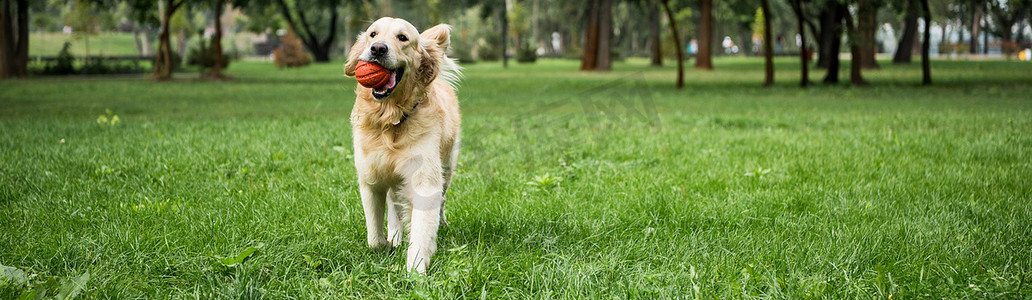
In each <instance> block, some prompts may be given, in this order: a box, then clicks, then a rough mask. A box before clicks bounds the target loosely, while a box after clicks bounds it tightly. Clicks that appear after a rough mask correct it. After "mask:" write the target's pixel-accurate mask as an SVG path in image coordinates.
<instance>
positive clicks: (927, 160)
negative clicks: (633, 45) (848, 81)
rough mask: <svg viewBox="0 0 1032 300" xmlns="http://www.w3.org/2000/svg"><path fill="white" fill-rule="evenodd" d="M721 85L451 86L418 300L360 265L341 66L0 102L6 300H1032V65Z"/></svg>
mask: <svg viewBox="0 0 1032 300" xmlns="http://www.w3.org/2000/svg"><path fill="white" fill-rule="evenodd" d="M714 63H715V64H716V70H715V71H712V72H694V71H689V72H687V73H686V74H685V75H686V82H687V83H688V85H689V87H690V88H689V89H685V90H678V89H675V88H674V87H673V83H672V81H673V80H671V76H672V74H674V72H675V70H674V69H675V67H674V66H671V64H666V66H665V67H660V68H656V67H651V66H649V63H648V61H647V60H642V59H627V60H626V61H625V62H617V63H615V64H614V67H613V69H614V71H613V72H612V73H607V74H600V73H582V72H579V71H577V67H578V66H579V62H578V61H567V60H556V59H539V60H538V61H537V63H535V64H533V65H525V64H510V65H509V68H508V69H502V68H501V63H497V62H496V63H477V64H474V65H467V66H465V67H466V70H465V75H466V76H465V80H463V82H462V87H461V88H460V89H459V92H458V97H459V101H461V103H462V112H463V120H462V121H463V122H462V129H463V142H462V149H461V152H460V155H459V165H458V167H457V173H456V176H455V179H454V181H453V184H452V185H451V186H450V187H449V190H448V195H447V196H448V203H447V214H448V215H447V217H448V226H447V227H445V228H444V229H443V230H442V231H441V232H440V235H439V239H438V249H439V250H438V253H437V254H436V255H435V256H434V260H433V262H432V263H431V268H430V273H429V275H428V276H426V277H410V276H409V275H408V274H407V273H406V272H405V249H396V250H394V251H387V252H374V251H370V250H369V249H367V246H366V237H365V227H364V226H365V222H364V216H363V209H362V204H361V200H360V199H359V196H358V194H359V191H358V187H357V186H356V183H357V180H358V179H357V177H356V174H355V169H354V162H353V159H354V158H353V157H352V156H350V155H351V154H352V153H351V147H352V143H351V136H350V130H349V128H350V127H349V125H348V124H347V118H348V114H349V113H350V111H351V105H352V101H353V99H354V98H353V97H354V96H353V95H354V94H353V91H354V87H355V84H356V83H355V81H354V80H352V79H347V78H345V77H344V76H343V75H342V71H341V67H340V66H341V64H342V62H338V63H333V64H321V65H319V64H317V65H311V66H309V67H307V68H303V69H283V70H277V69H276V68H273V67H271V66H270V64H269V63H268V62H257V61H236V62H234V65H233V68H232V69H231V70H230V72H229V75H232V76H233V77H235V78H236V80H235V81H233V82H231V83H214V82H204V81H189V80H176V81H172V82H166V83H161V84H154V83H151V82H149V81H148V80H147V79H145V78H137V77H115V78H104V79H102V80H94V79H90V80H83V79H80V78H74V79H64V78H43V79H32V78H29V79H27V80H17V81H4V82H0V120H3V122H0V126H2V130H3V135H2V138H0V149H4V151H0V162H3V167H2V168H0V220H3V221H2V222H0V245H3V246H2V247H0V263H2V264H3V265H8V266H14V267H16V268H19V269H21V270H24V271H25V273H26V277H27V278H29V286H30V287H28V288H19V290H18V291H16V292H14V293H13V295H14V296H18V295H20V294H21V292H22V291H24V290H26V289H31V288H34V287H36V286H40V285H42V284H43V283H44V282H46V281H48V280H49V279H50V278H59V279H58V280H57V281H58V282H60V279H69V278H81V276H82V275H83V274H84V273H85V272H86V271H88V272H89V274H90V278H89V281H88V282H87V285H86V288H85V289H82V291H81V292H80V294H79V298H83V299H94V298H102V299H103V298H116V299H125V298H132V299H136V298H203V299H209V298H219V299H225V298H232V299H240V298H246V299H281V298H302V299H325V298H332V299H352V298H407V297H410V296H411V297H414V298H415V297H424V298H432V299H464V298H465V299H468V298H476V299H480V298H484V299H510V298H558V299H567V298H575V299H596V298H597V299H608V298H648V299H671V298H694V297H696V296H699V297H701V298H713V299H736V298H790V299H813V298H816V299H851V298H864V299H867V298H890V297H891V298H893V299H913V298H935V299H941V298H946V299H966V298H993V299H999V298H1004V299H1008V298H1021V297H1023V295H1029V294H1032V285H1030V284H1029V282H1028V280H1029V278H1030V277H1029V276H1028V274H1029V272H1030V271H1032V253H1030V252H1028V251H1015V249H1032V238H1030V235H1029V234H1028V228H1032V202H1030V201H1028V198H1029V191H1032V182H1030V181H1029V180H1028V179H1027V178H1032V168H1029V167H1028V162H1029V161H1032V135H1029V134H1028V132H1030V131H1032V114H1030V113H1029V111H1032V102H1030V101H1029V100H1028V95H1029V94H1030V93H1032V85H1028V84H1027V82H1030V81H1032V64H1016V63H1013V62H1007V61H993V60H985V61H948V60H939V61H935V62H933V67H934V68H935V69H934V72H935V73H936V74H939V77H937V78H939V79H937V82H936V85H933V86H930V87H919V86H918V84H919V82H920V73H921V72H920V67H919V66H918V65H907V66H898V65H892V64H888V63H885V64H883V65H882V68H881V69H879V70H872V71H868V72H865V75H866V76H867V78H868V80H870V81H871V82H872V87H870V88H851V87H848V86H846V85H815V86H812V87H810V88H808V89H805V90H804V89H800V88H798V87H797V82H794V81H793V80H792V79H793V78H794V77H793V76H794V75H797V74H796V72H797V70H798V67H799V65H798V59H797V58H784V59H775V63H776V64H777V65H778V66H777V70H781V71H780V72H781V73H779V74H778V78H786V80H785V81H784V82H781V81H779V83H778V84H775V85H774V86H773V87H770V88H762V87H760V84H759V83H760V82H762V80H763V71H762V70H763V67H762V60H760V59H756V58H717V59H716V60H715V61H714ZM816 72H817V73H819V74H814V75H823V74H822V71H820V70H818V71H816ZM844 72H847V70H844ZM638 83H640V85H638ZM643 97H647V98H643ZM633 99H649V100H650V101H651V106H646V105H644V104H643V103H646V102H644V101H638V100H633ZM648 107H651V108H652V111H654V112H649V109H646V108H648ZM104 108H110V109H111V110H112V111H113V112H117V114H118V115H119V116H120V117H121V118H122V122H121V123H120V124H119V125H118V126H107V125H104V126H102V125H98V124H97V123H96V119H97V118H98V115H99V114H100V113H104V112H103V109H104ZM105 115H106V114H105ZM109 120H110V119H109ZM61 140H64V142H61ZM764 170H770V171H767V172H764ZM747 173H753V174H762V175H759V176H746V175H745V174H747ZM764 173H765V174H764ZM544 174H549V176H547V177H545V176H543V175H544ZM539 176H540V177H541V179H540V180H535V177H539ZM559 177H561V178H562V181H561V182H559V183H558V187H555V185H553V184H551V183H552V182H556V181H558V179H557V178H559ZM544 178H549V179H544ZM530 181H537V182H540V183H543V184H541V185H540V186H542V187H544V186H553V187H552V188H551V189H548V190H543V189H539V190H537V191H535V190H534V188H535V187H536V186H537V184H533V185H528V184H527V182H530ZM260 243H264V244H265V246H264V247H262V248H261V249H260V250H259V251H255V252H252V254H251V255H249V256H247V257H245V258H243V259H240V261H243V263H236V264H235V265H234V266H233V267H232V270H231V271H228V273H223V272H220V271H218V270H217V269H218V268H219V267H215V266H213V263H216V262H214V260H216V259H219V258H223V257H224V256H225V257H227V258H228V257H232V258H233V260H234V262H236V261H237V259H238V258H240V255H241V254H242V253H244V252H246V251H247V250H248V247H249V246H255V245H259V244H260ZM256 248H257V247H256ZM306 256H307V257H308V258H306ZM227 263H228V264H230V265H233V262H228V261H227ZM219 264H220V265H222V264H221V263H219ZM693 271H694V272H693ZM54 286H60V284H55V285H54ZM54 290H57V289H54ZM2 293H3V291H2V288H0V298H4V299H8V298H12V297H7V296H10V295H12V294H2ZM53 294H56V292H54V293H50V292H48V293H47V295H53Z"/></svg>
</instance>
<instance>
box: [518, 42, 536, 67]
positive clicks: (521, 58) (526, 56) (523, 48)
mask: <svg viewBox="0 0 1032 300" xmlns="http://www.w3.org/2000/svg"><path fill="white" fill-rule="evenodd" d="M521 44H522V45H520V48H519V49H518V50H517V51H516V62H521V63H532V62H535V61H537V49H535V48H534V45H533V43H530V42H523V43H521Z"/></svg>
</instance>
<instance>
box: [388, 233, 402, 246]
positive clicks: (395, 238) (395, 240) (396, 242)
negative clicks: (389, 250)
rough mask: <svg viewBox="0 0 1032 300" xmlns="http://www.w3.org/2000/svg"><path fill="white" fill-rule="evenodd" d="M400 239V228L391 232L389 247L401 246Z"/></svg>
mask: <svg viewBox="0 0 1032 300" xmlns="http://www.w3.org/2000/svg"><path fill="white" fill-rule="evenodd" d="M401 240H402V236H401V231H400V230H399V231H398V232H396V233H394V234H391V240H390V243H391V247H394V248H397V247H401Z"/></svg>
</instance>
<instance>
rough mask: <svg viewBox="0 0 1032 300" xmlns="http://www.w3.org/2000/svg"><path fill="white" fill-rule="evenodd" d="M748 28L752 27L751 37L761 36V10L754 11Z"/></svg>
mask: <svg viewBox="0 0 1032 300" xmlns="http://www.w3.org/2000/svg"><path fill="white" fill-rule="evenodd" d="M750 27H752V34H753V36H761V37H762V36H763V27H764V25H763V9H760V8H757V9H756V17H755V18H753V22H752V25H750Z"/></svg>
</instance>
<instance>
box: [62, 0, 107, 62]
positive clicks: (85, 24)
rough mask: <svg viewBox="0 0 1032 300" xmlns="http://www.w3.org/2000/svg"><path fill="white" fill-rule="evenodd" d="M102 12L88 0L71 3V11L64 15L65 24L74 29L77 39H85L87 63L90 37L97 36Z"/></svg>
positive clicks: (77, 0)
mask: <svg viewBox="0 0 1032 300" xmlns="http://www.w3.org/2000/svg"><path fill="white" fill-rule="evenodd" d="M99 14H100V10H99V9H97V5H96V3H93V2H89V1H86V0H76V1H74V2H72V3H71V9H70V10H67V11H65V12H64V13H63V14H62V15H63V16H62V19H64V20H63V21H64V23H65V24H67V25H69V26H70V27H72V33H73V34H74V36H75V37H76V38H81V39H83V42H84V45H85V47H86V61H89V60H90V36H91V35H96V34H97V26H98V25H99V19H98V18H97V16H98V15H99Z"/></svg>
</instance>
